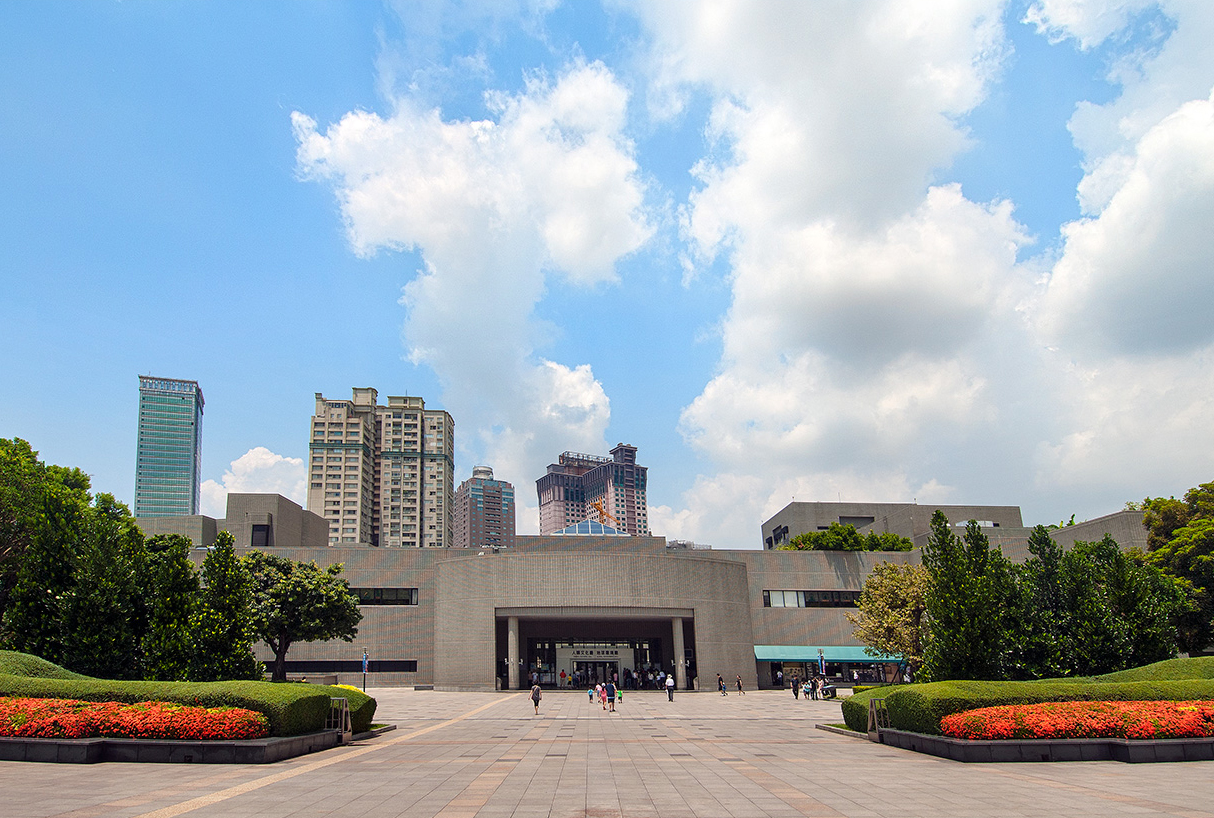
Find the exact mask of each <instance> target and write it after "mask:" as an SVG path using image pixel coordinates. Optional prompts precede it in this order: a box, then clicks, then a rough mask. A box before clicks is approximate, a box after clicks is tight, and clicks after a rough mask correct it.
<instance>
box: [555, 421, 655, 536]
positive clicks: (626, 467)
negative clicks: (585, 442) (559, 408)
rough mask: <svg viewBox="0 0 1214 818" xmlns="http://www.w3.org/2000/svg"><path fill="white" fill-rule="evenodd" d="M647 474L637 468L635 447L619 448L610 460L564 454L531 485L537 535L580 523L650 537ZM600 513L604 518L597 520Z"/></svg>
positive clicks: (608, 458) (595, 456) (588, 455)
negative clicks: (535, 496)
mask: <svg viewBox="0 0 1214 818" xmlns="http://www.w3.org/2000/svg"><path fill="white" fill-rule="evenodd" d="M648 472H649V470H648V469H647V468H645V467H644V466H638V465H637V449H636V446H630V445H628V444H626V443H620V444H618V445H617V446H616V447H615V448H614V449H612V450H611V457H602V456H600V455H592V454H578V453H577V452H564V453H562V454H561V456H560V459H559V460H558V462H556V463H553V464H552V465H551V466H549V467H548V473H547V474H545V475H544V476H543V477H541V478H540V479H539V480H537V481H535V487H536V491H537V492H538V493H539V501H540V533H541V534H552V533H554V532H557V531H560V530H561V529H563V528H567V527H569V526H571V525H574V524H576V523H579V522H581V521H582V520H586V519H591V520H594V521H596V522H601V523H605V524H606V525H609V526H611V527H612V528H614V529H616V530H617V531H621V532H623V533H626V534H631V535H633V536H638V537H648V536H649V510H648V507H647V506H648V501H647V499H646V494H645V483H646V480H647V475H648ZM599 507H601V508H602V510H603V511H604V512H605V514H604V515H603V516H604V518H603V519H602V520H600V519H598V518H599Z"/></svg>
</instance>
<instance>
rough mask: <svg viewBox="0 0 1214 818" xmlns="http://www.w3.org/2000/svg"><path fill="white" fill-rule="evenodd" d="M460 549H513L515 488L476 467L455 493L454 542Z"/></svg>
mask: <svg viewBox="0 0 1214 818" xmlns="http://www.w3.org/2000/svg"><path fill="white" fill-rule="evenodd" d="M454 544H455V545H456V546H457V547H462V548H513V547H514V486H512V485H511V484H510V483H507V482H506V481H505V480H494V479H493V469H491V468H489V467H488V466H476V467H475V468H473V469H472V476H471V477H470V478H468V479H467V480H465V481H464V482H462V483H460V484H459V488H458V489H456V490H455V543H454Z"/></svg>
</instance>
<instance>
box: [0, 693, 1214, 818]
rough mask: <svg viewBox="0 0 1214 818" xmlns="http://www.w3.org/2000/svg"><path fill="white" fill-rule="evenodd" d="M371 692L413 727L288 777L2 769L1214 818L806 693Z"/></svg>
mask: <svg viewBox="0 0 1214 818" xmlns="http://www.w3.org/2000/svg"><path fill="white" fill-rule="evenodd" d="M369 692H372V693H373V694H374V695H375V696H376V698H377V699H378V700H379V702H380V709H379V713H378V715H377V717H376V721H382V722H390V723H395V724H397V725H398V729H397V730H395V731H393V732H390V733H387V734H385V735H383V736H381V737H379V738H376V739H373V740H370V741H366V742H360V743H357V744H355V745H353V746H350V747H342V748H338V749H334V750H329V751H326V752H324V753H320V754H318V755H313V756H304V757H302V758H298V759H294V760H291V761H285V762H280V763H278V764H272V765H262V766H201V765H199V766H193V765H167V764H143V765H140V764H96V765H89V766H84V765H69V764H29V763H17V762H3V763H0V792H2V793H3V798H2V801H0V816H4V818H48V817H49V816H57V817H58V818H68V816H70V817H71V818H94V817H95V816H96V817H100V816H118V817H120V818H128V817H131V816H143V817H144V818H170V817H171V816H176V815H187V816H191V818H193V817H194V816H197V818H203V817H204V816H240V817H243V816H264V818H286V816H351V817H352V818H394V817H395V816H409V817H410V818H430V816H441V817H442V818H463V817H464V816H468V817H469V818H470V817H471V816H480V818H543V817H544V816H553V817H554V818H575V816H591V817H593V818H608V816H620V817H621V818H643V817H644V816H652V817H653V818H687V817H689V816H699V817H702V818H731V817H733V816H736V818H760V816H790V815H812V816H837V815H845V816H896V818H908V817H913V816H959V817H969V816H974V817H975V818H976V817H978V816H1041V815H1058V816H1068V818H1069V816H1117V815H1176V816H1187V817H1188V818H1198V817H1199V816H1211V818H1214V762H1190V763H1182V764H1121V763H1118V762H1088V763H1074V764H985V765H978V764H973V765H966V764H959V763H956V762H952V761H944V760H942V759H937V758H932V757H929V756H923V755H919V754H917V753H912V752H908V751H903V750H896V749H892V748H889V747H885V746H883V745H876V744H872V743H869V742H867V741H862V740H858V739H854V738H850V737H846V736H840V735H835V734H831V733H828V732H825V731H822V730H816V729H814V724H815V723H818V722H824V723H828V722H838V721H840V717H839V706H838V705H837V704H836V703H834V702H802V701H794V700H793V698H792V695H791V694H790V693H779V692H774V691H766V692H751V693H749V694H748V695H746V696H739V695H737V694H736V693H732V694H731V695H729V696H727V697H721V696H718V695H716V694H714V693H679V694H678V695H676V697H675V701H674V702H673V703H672V702H668V701H667V700H666V695H665V694H664V693H649V692H644V693H628V694H627V695H626V696H625V701H624V703H623V704H622V705H620V707H619V708H618V712H616V713H605V712H604V711H603V710H602V709H601V708H600V706H599V705H598V704H590V703H589V702H588V701H587V697H586V694H585V692H581V693H577V692H551V691H550V692H546V693H545V694H544V700H543V702H542V704H541V707H540V715H538V716H536V715H534V713H533V710H532V706H531V702H530V700H529V699H528V698H527V694H526V693H444V692H435V691H413V690H402V689H383V690H375V691H369Z"/></svg>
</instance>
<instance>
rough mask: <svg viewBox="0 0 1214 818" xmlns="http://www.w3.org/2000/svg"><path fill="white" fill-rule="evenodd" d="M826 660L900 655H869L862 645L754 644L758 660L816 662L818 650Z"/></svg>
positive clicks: (883, 659)
mask: <svg viewBox="0 0 1214 818" xmlns="http://www.w3.org/2000/svg"><path fill="white" fill-rule="evenodd" d="M819 650H821V651H822V654H823V655H824V656H825V657H826V661H828V662H900V661H901V660H902V658H901V657H900V656H890V655H888V654H881V655H880V656H870V655H869V654H868V653H866V652H865V648H864V646H863V645H809V646H803V645H755V659H757V660H758V661H760V662H816V661H818V651H819Z"/></svg>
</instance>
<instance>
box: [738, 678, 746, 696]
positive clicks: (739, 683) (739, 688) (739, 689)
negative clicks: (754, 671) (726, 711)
mask: <svg viewBox="0 0 1214 818" xmlns="http://www.w3.org/2000/svg"><path fill="white" fill-rule="evenodd" d="M738 692H739V693H741V694H742V695H743V696H745V695H746V691H745V690H743V689H742V674H740V673H739V674H738Z"/></svg>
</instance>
